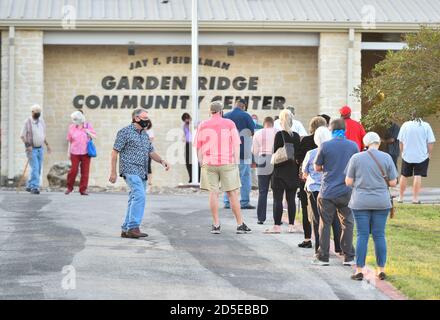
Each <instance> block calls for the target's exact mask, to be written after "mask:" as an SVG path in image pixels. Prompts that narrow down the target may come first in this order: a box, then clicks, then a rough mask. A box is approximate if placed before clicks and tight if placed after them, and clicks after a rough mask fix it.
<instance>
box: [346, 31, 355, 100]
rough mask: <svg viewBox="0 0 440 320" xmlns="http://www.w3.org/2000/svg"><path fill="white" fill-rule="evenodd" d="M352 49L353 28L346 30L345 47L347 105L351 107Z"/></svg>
mask: <svg viewBox="0 0 440 320" xmlns="http://www.w3.org/2000/svg"><path fill="white" fill-rule="evenodd" d="M353 50H354V29H353V28H351V29H350V30H349V32H348V49H347V105H348V106H350V107H351V103H352V96H351V94H352V91H353V60H354V56H353Z"/></svg>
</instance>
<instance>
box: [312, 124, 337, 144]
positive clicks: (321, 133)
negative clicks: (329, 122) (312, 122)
mask: <svg viewBox="0 0 440 320" xmlns="http://www.w3.org/2000/svg"><path fill="white" fill-rule="evenodd" d="M331 138H332V133H331V132H330V130H329V129H328V128H327V127H319V128H318V129H316V131H315V136H314V138H313V140H314V141H315V144H316V145H317V146H318V148H319V147H320V146H321V145H322V144H323V143H324V142H326V141H329V140H330V139H331Z"/></svg>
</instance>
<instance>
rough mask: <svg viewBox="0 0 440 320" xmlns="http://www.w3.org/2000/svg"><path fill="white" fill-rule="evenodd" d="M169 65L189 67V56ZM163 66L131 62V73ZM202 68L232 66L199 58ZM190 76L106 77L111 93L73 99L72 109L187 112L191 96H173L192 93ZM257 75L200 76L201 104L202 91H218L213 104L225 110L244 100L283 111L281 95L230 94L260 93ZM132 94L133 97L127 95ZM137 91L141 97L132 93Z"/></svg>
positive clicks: (254, 106)
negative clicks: (161, 93)
mask: <svg viewBox="0 0 440 320" xmlns="http://www.w3.org/2000/svg"><path fill="white" fill-rule="evenodd" d="M165 63H166V64H189V63H191V58H189V57H167V58H166V59H165ZM150 64H151V65H154V66H160V65H161V64H162V62H161V61H160V59H159V58H153V59H151V62H150V59H142V60H137V61H135V62H132V63H130V65H129V70H138V69H142V68H147V67H148V66H149V65H150ZM199 65H203V66H207V67H212V68H219V69H223V70H229V67H230V63H227V62H222V61H215V60H212V59H203V58H200V59H199ZM188 80H189V79H188V77H187V76H176V75H164V76H161V77H157V76H149V75H145V76H122V77H116V76H114V75H107V76H105V77H104V78H103V79H102V81H101V86H102V88H103V89H104V90H106V91H109V92H111V93H112V94H108V95H104V96H98V95H93V94H92V95H89V96H85V95H77V96H76V97H75V98H74V99H73V106H74V107H75V108H77V109H81V108H84V107H87V108H89V109H97V108H101V109H133V108H144V109H186V108H187V107H189V101H190V96H189V95H180V94H173V91H177V90H178V91H180V92H181V91H187V90H189V89H190V88H189V85H188V83H189V81H188ZM258 81H259V77H258V76H249V77H245V76H235V77H227V76H212V77H203V76H201V77H199V90H200V91H201V92H200V96H199V105H200V103H201V102H202V101H204V99H205V95H204V94H203V92H209V91H211V92H215V93H216V95H215V96H214V97H212V98H211V101H214V100H220V101H222V102H223V103H224V105H225V109H230V108H232V106H233V104H234V101H235V100H237V99H245V100H246V101H247V102H248V106H249V108H250V109H253V110H258V109H262V110H272V109H283V107H284V104H285V102H286V99H285V98H284V97H282V96H272V95H267V96H262V95H257V94H256V95H249V94H241V95H240V94H235V95H231V92H238V93H240V92H253V91H257V90H258V86H259V83H258ZM157 90H160V91H170V94H165V95H158V94H155V91H157ZM128 92H130V94H125V93H128ZM133 92H136V93H137V92H138V94H132V93H133Z"/></svg>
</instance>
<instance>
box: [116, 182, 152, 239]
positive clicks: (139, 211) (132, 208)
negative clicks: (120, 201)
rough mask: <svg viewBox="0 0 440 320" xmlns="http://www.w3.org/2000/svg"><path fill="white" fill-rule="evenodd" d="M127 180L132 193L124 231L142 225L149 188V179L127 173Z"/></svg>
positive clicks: (129, 198) (129, 196)
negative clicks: (146, 193)
mask: <svg viewBox="0 0 440 320" xmlns="http://www.w3.org/2000/svg"><path fill="white" fill-rule="evenodd" d="M125 182H126V183H127V185H128V187H129V188H130V193H129V194H128V208H127V214H126V216H125V221H124V224H123V225H122V231H128V230H130V229H134V228H139V226H140V225H141V223H142V218H143V217H144V211H145V192H146V188H147V180H145V179H142V178H141V177H139V176H137V175H127V176H126V177H125Z"/></svg>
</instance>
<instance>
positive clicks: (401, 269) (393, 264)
mask: <svg viewBox="0 0 440 320" xmlns="http://www.w3.org/2000/svg"><path fill="white" fill-rule="evenodd" d="M386 236H387V244H388V261H387V266H386V272H387V274H388V281H390V282H391V283H392V284H393V285H394V286H395V287H396V288H397V289H399V290H400V291H401V292H402V293H403V294H405V295H406V296H408V297H409V298H410V299H440V205H399V206H398V207H397V211H396V216H395V218H394V219H390V220H389V221H388V225H387V231H386ZM367 264H369V265H370V266H372V267H376V260H375V256H374V245H373V241H372V239H371V238H370V242H369V254H368V257H367Z"/></svg>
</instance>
